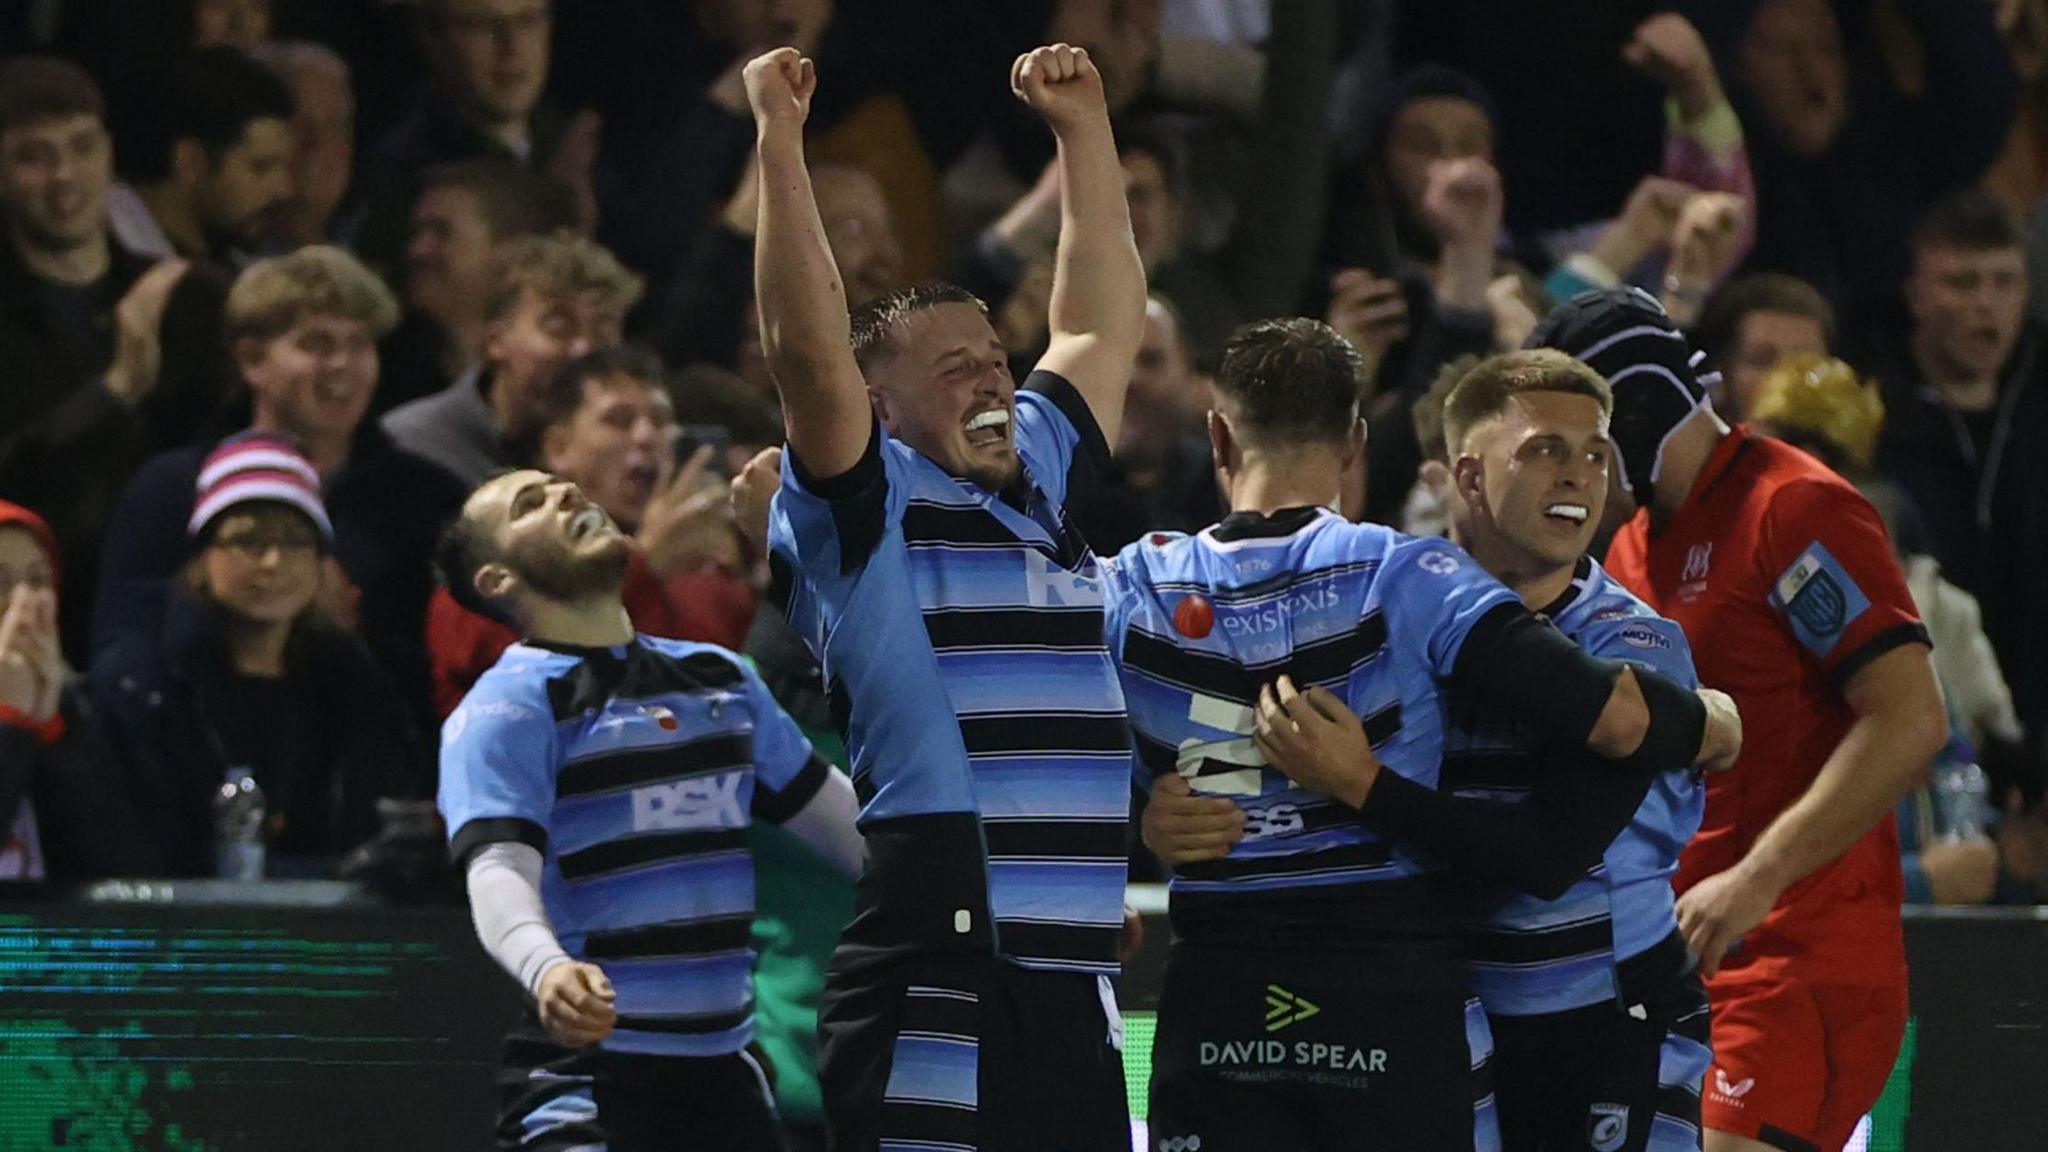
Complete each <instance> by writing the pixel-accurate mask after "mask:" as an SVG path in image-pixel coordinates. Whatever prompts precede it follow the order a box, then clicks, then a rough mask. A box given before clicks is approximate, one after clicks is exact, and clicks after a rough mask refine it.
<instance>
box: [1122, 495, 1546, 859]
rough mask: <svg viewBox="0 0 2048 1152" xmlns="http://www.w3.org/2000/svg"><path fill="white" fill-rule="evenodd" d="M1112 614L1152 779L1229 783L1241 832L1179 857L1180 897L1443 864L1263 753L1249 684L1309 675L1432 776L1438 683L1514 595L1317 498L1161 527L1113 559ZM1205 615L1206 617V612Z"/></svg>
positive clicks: (1402, 759) (1406, 762)
mask: <svg viewBox="0 0 2048 1152" xmlns="http://www.w3.org/2000/svg"><path fill="white" fill-rule="evenodd" d="M1109 568H1110V573H1111V577H1110V578H1111V586H1112V595H1111V598H1110V610H1109V613H1108V618H1107V629H1108V633H1109V637H1110V641H1111V644H1112V645H1113V646H1114V647H1115V650H1116V655H1117V659H1118V666H1119V668H1120V669H1121V670H1122V675H1123V681H1124V695H1125V699H1126V701H1127V703H1128V705H1129V708H1130V718H1131V728H1132V731H1133V735H1134V738H1135V740H1136V744H1137V761H1138V771H1139V775H1140V777H1141V780H1142V782H1143V783H1145V785H1146V786H1147V787H1149V786H1150V782H1151V780H1153V779H1155V778H1157V777H1159V776H1163V775H1165V774H1166V773H1169V772H1177V773H1179V774H1180V775H1182V776H1184V777H1187V778H1188V781H1189V783H1190V784H1191V785H1192V786H1193V787H1194V788H1195V790H1196V791H1197V792H1205V793H1210V794H1214V795H1222V796H1228V797H1230V798H1231V799H1233V800H1234V801H1236V803H1237V805H1238V807H1240V808H1242V809H1243V810H1244V812H1245V815H1246V835H1245V838H1244V839H1243V840H1241V841H1240V842H1238V843H1237V844H1236V845H1235V846H1233V847H1232V848H1231V850H1230V853H1229V855H1228V856H1226V857H1225V858H1224V859H1222V860H1219V861H1215V862H1211V863H1204V864H1195V865H1190V866H1187V867H1185V868H1182V869H1181V870H1180V872H1179V874H1178V875H1176V876H1175V877H1174V879H1173V882H1172V887H1173V892H1174V894H1175V896H1176V898H1178V897H1180V896H1182V895H1183V894H1202V895H1205V896H1206V895H1212V894H1249V893H1258V892H1272V891H1282V890H1288V889H1307V888H1314V887H1324V886H1330V885H1368V884H1375V883H1385V882H1389V881H1399V880H1404V879H1409V878H1413V877H1416V876H1419V875H1422V874H1424V873H1428V872H1434V871H1437V870H1439V866H1438V865H1437V864H1436V863H1435V862H1434V861H1433V860H1431V859H1429V858H1427V857H1424V856H1421V855H1419V854H1416V855H1411V854H1410V853H1409V852H1407V851H1406V850H1404V849H1403V848H1401V847H1400V846H1399V845H1397V844H1395V843H1393V842H1392V841H1390V840H1388V839H1387V838H1385V837H1383V836H1381V835H1379V834H1378V833H1376V832H1374V831H1373V830H1372V829H1370V828H1368V827H1366V826H1365V825H1364V824H1363V823H1361V822H1360V821H1359V819H1358V815H1357V813H1356V812H1354V811H1352V810H1351V809H1350V808H1348V807H1346V806H1344V805H1343V804H1341V803H1338V802H1336V801H1332V800H1330V799H1328V798H1326V797H1323V796H1320V795H1318V794H1316V793H1312V792H1307V791H1304V790H1302V789H1299V788H1297V787H1295V786H1294V785H1293V784H1292V783H1291V782H1290V781H1288V779H1287V778H1286V777H1285V776H1282V775H1281V774H1280V773H1279V772H1277V771H1275V770H1273V769H1271V768H1269V767H1265V758H1264V756H1263V754H1262V753H1260V752H1259V750H1258V747H1257V745H1256V744H1254V743H1253V741H1252V738H1251V734H1252V732H1253V731H1254V720H1253V716H1254V708H1255V706H1256V704H1257V700H1258V691H1259V687H1260V686H1261V685H1262V684H1267V683H1271V682H1272V681H1273V680H1275V679H1276V678H1278V677H1279V676H1280V675H1281V674H1283V673H1284V674H1287V675H1289V676H1291V677H1292V678H1293V680H1294V682H1295V684H1296V685H1297V686H1299V687H1301V688H1303V689H1306V688H1307V687H1308V686H1309V685H1312V684H1314V685H1321V686H1323V687H1325V688H1327V689H1329V690H1330V691H1332V692H1334V693H1336V694H1337V695H1338V696H1339V697H1340V698H1342V699H1343V701H1344V702H1345V704H1347V705H1348V706H1349V707H1350V708H1351V710H1352V711H1353V712H1356V713H1357V714H1358V715H1359V716H1361V717H1363V718H1364V721H1365V729H1366V733H1367V735H1368V737H1370V738H1371V740H1372V744H1373V749H1374V752H1375V753H1376V754H1377V756H1378V757H1379V759H1380V761H1381V763H1382V764H1383V765H1384V766H1385V768H1386V770H1388V771H1391V772H1395V773H1398V774H1400V775H1402V776H1405V777H1407V778H1409V779H1411V780H1414V781H1416V782H1418V783H1420V784H1423V785H1425V786H1428V787H1432V788H1433V787H1435V786H1436V784H1437V769H1438V763H1439V760H1440V759H1441V754H1442V750H1443V720H1442V713H1441V707H1440V688H1439V682H1441V681H1444V680H1447V679H1448V678H1449V677H1450V676H1451V674H1452V671H1453V669H1454V667H1455V666H1456V664H1457V661H1458V656H1459V652H1460V651H1461V649H1462V647H1463V645H1464V642H1465V638H1466V636H1467V634H1468V633H1469V632H1470V631H1471V630H1472V627H1473V625H1474V624H1475V623H1476V622H1478V621H1479V620H1480V619H1481V618H1482V617H1485V616H1486V615H1488V614H1489V613H1491V612H1494V611H1496V610H1499V609H1503V608H1512V609H1514V610H1515V611H1517V612H1519V608H1520V604H1519V601H1517V600H1516V599H1515V596H1514V594H1513V593H1512V592H1510V591H1509V590H1508V589H1507V588H1506V587H1505V586H1503V585H1502V584H1501V583H1500V582H1499V581H1498V580H1495V579H1494V578H1493V577H1492V576H1491V575H1489V574H1488V573H1487V572H1486V570H1485V569H1483V568H1481V567H1480V566H1479V565H1478V564H1477V563H1475V562H1474V561H1473V560H1472V559H1471V558H1470V557H1468V556H1466V555H1465V554H1464V553H1463V552H1462V551H1460V550H1459V549H1458V547H1457V546H1456V545H1454V544H1452V543H1450V542H1449V541H1447V540H1442V539H1436V538H1429V539H1420V538H1416V537H1411V536H1405V535H1402V534H1401V533H1398V532H1395V531H1393V530H1392V529H1389V528H1385V527H1381V526H1379V525H1376V524H1352V523H1348V522H1346V521H1345V520H1344V518H1343V517H1341V516H1338V515H1337V514H1336V513H1335V512H1332V511H1330V510H1329V509H1327V508H1295V509H1288V510H1285V511H1283V512H1280V513H1277V514H1275V515H1273V516H1271V517H1264V516H1257V515H1250V514H1243V513H1240V514H1234V515H1232V516H1230V517H1228V518H1226V519H1225V520H1224V521H1223V522H1222V523H1220V524H1218V525H1216V526H1214V527H1212V528H1209V529H1207V530H1205V531H1203V532H1202V533H1200V534H1198V535H1195V536H1182V535H1178V534H1171V533H1160V534H1156V535H1153V536H1150V537H1148V538H1146V539H1145V540H1141V541H1139V542H1138V543H1136V544H1133V545H1131V546H1130V547H1128V548H1126V549H1124V550H1123V552H1122V553H1120V554H1119V555H1118V557H1117V559H1116V561H1115V562H1114V563H1113V564H1112V565H1110V566H1109ZM1205 617H1207V619H1205Z"/></svg>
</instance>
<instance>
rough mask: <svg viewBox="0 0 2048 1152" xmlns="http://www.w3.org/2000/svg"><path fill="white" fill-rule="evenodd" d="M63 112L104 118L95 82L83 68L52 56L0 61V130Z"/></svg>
mask: <svg viewBox="0 0 2048 1152" xmlns="http://www.w3.org/2000/svg"><path fill="white" fill-rule="evenodd" d="M67 116H91V117H93V118H95V119H97V120H100V121H105V120H106V118H107V103H106V101H105V100H104V99H103V98H102V97H101V96H100V88H99V85H97V84H95V83H93V82H92V77H91V76H90V75H88V74H87V73H86V71H85V69H83V68H80V67H79V66H78V65H76V64H73V63H72V62H71V61H69V60H64V59H60V58H59V57H56V56H20V57H17V58H15V59H13V60H9V61H6V62H5V63H0V132H5V131H7V130H8V129H10V128H25V127H27V126H28V125H30V124H34V123H36V122H37V121H40V120H55V119H58V118H59V117H67Z"/></svg>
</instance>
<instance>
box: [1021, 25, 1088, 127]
mask: <svg viewBox="0 0 2048 1152" xmlns="http://www.w3.org/2000/svg"><path fill="white" fill-rule="evenodd" d="M1010 91H1011V92H1013V93H1015V94H1016V96H1017V99H1019V100H1022V101H1023V102H1024V103H1025V104H1027V105H1029V106H1030V107H1031V110H1032V111H1034V112H1036V113H1038V114H1039V115H1040V116H1042V117H1044V118H1045V122H1046V124H1047V125H1048V126H1049V127H1051V128H1052V130H1053V134H1054V135H1060V134H1063V133H1065V132H1067V131H1068V130H1070V129H1072V128H1075V127H1077V126H1079V125H1082V124H1086V123H1089V122H1092V121H1100V122H1101V123H1102V124H1105V125H1107V124H1108V123H1109V103H1108V101H1107V100H1106V99H1104V97H1103V94H1102V73H1100V72H1098V71H1096V69H1095V62H1094V61H1093V60H1090V59H1089V58H1088V50H1087V49H1086V48H1075V47H1073V46H1072V45H1068V44H1048V45H1046V46H1045V47H1043V48H1033V49H1032V50H1031V51H1029V52H1026V53H1025V54H1023V55H1022V56H1019V57H1017V62H1016V63H1014V64H1012V65H1010Z"/></svg>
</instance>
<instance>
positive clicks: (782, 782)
mask: <svg viewBox="0 0 2048 1152" xmlns="http://www.w3.org/2000/svg"><path fill="white" fill-rule="evenodd" d="M631 546H632V544H631V541H630V539H629V538H628V537H627V536H626V535H625V534H624V533H622V532H620V531H619V530H618V528H617V527H616V526H615V525H614V524H612V522H611V521H610V520H609V519H608V518H607V517H606V516H605V514H604V511H603V510H602V509H600V508H599V507H598V506H597V505H596V504H593V503H591V502H590V501H589V500H588V499H587V498H585V497H584V495H583V493H582V492H581V491H580V490H578V489H577V487H576V486H575V485H574V484H571V483H569V482H567V481H565V480H562V479H560V478H558V477H554V476H550V475H548V474H547V473H544V472H535V471H520V472H512V473H508V474H506V475H504V476H501V477H498V478H496V479H493V480H490V481H488V482H486V483H485V484H484V485H483V486H482V487H480V488H478V489H477V490H476V491H475V492H474V493H472V494H471V495H470V497H469V499H468V500H467V501H466V502H465V504H464V506H463V509H462V514H461V516H460V518H459V519H457V520H456V521H455V523H454V524H452V525H451V526H450V527H449V529H448V530H447V533H446V536H445V538H444V540H443V542H442V546H441V549H440V552H439V555H438V557H437V564H438V567H439V568H440V570H441V574H442V578H443V579H444V581H445V582H446V585H447V587H448V589H449V592H450V593H451V594H452V595H453V596H454V597H455V599H456V600H457V602H459V603H460V604H462V605H463V606H464V607H466V608H469V609H470V610H471V611H474V612H477V613H479V614H482V615H486V616H490V617H492V618H494V619H497V620H500V621H503V622H504V623H506V624H508V625H510V626H511V627H513V628H515V629H517V630H518V631H519V633H520V635H521V636H522V637H524V638H523V639H522V640H521V641H520V642H519V643H517V644H515V645H513V646H512V647H510V648H508V649H506V651H505V653H504V655H502V656H501V657H499V659H498V662H497V663H496V664H495V665H493V666H492V667H491V669H490V670H489V671H487V672H485V673H484V675H483V677H482V678H481V679H479V680H478V681H477V682H476V684H475V686H474V687H472V688H471V689H470V691H469V694H468V695H467V696H466V697H464V699H463V702H462V704H461V705H460V706H459V707H458V708H456V710H455V711H454V712H453V713H452V714H450V715H449V717H448V720H447V722H446V724H445V725H444V726H443V727H442V730H441V785H440V790H441V793H440V807H441V812H442V814H443V815H444V816H445V817H446V819H447V823H448V830H449V833H450V843H449V846H450V851H451V853H452V854H453V855H454V857H455V860H456V863H457V865H458V867H461V868H462V869H463V870H464V872H465V873H466V875H467V878H468V887H469V898H470V908H471V913H472V916H473V918H474V919H475V922H476V929H477V935H478V937H479V938H480V939H481V940H482V941H483V944H484V947H485V949H486V950H487V951H488V952H490V954H491V955H492V956H493V957H494V958H496V959H497V961H498V962H499V963H500V964H501V965H503V966H504V968H505V970H506V971H508V972H510V973H511V974H512V975H513V976H514V977H515V978H516V979H518V981H519V982H520V985H521V986H522V987H524V988H525V989H526V991H527V994H528V995H529V996H531V997H532V998H533V1002H534V1003H533V1011H532V1012H531V1013H530V1014H529V1019H528V1021H527V1022H526V1024H525V1025H524V1026H522V1027H521V1028H519V1029H518V1030H516V1031H515V1032H513V1034H512V1035H511V1036H510V1037H508V1038H507V1040H506V1043H505V1049H504V1062H505V1071H504V1073H503V1074H502V1075H501V1078H500V1082H501V1084H502V1085H503V1086H504V1101H503V1104H504V1110H503V1114H502V1116H501V1120H500V1123H499V1127H498V1146H499V1147H501V1148H506V1149H524V1150H544V1152H545V1150H558V1152H568V1150H570V1149H585V1148H589V1147H591V1146H593V1145H602V1146H605V1147H609V1148H610V1149H612V1150H613V1152H637V1150H643V1149H644V1150H649V1152H653V1150H658V1149H668V1148H673V1147H675V1142H676V1140H677V1139H678V1136H679V1134H684V1133H687V1134H688V1136H689V1140H690V1142H691V1147H700V1146H701V1147H705V1148H717V1149H735V1150H741V1149H744V1150H748V1152H755V1150H772V1149H779V1148H781V1147H782V1137H781V1134H780V1128H779V1126H778V1124H777V1122H776V1120H775V1108H774V1103H773V1101H772V1099H771V1098H770V1096H769V1089H768V1081H767V1078H766V1076H765V1075H764V1070H763V1068H762V1066H761V1063H760V1062H759V1060H758V1059H757V1058H756V1056H755V1055H754V1054H753V1053H752V1052H750V1051H749V1047H748V1046H749V1043H750V1041H751V1040H752V1038H753V977H752V971H753V958H754V954H753V951H752V949H751V947H750V944H749V931H750V929H751V927H752V923H753V912H754V871H753V860H752V859H751V857H750V856H749V854H748V850H747V828H748V825H749V824H750V823H751V822H752V821H753V820H757V819H760V820H769V821H774V822H777V823H782V824H784V825H785V826H786V827H788V828H789V829H790V830H791V831H792V832H794V833H796V834H797V835H798V836H800V837H802V838H803V839H805V840H806V841H808V842H809V843H810V844H811V845H812V846H813V847H816V848H817V849H818V850H819V851H820V852H821V853H822V854H823V855H824V856H825V857H826V858H827V859H828V860H831V861H833V862H835V863H837V864H838V865H839V866H840V867H842V868H844V869H845V870H846V871H847V872H848V873H849V874H852V873H855V872H858V871H859V868H860V838H859V836H858V835H857V834H856V833H855V831H854V827H853V817H854V811H855V807H856V805H855V800H854V794H853V786H852V784H851V782H850V781H848V780H847V778H846V777H845V775H844V774H842V773H840V772H839V771H838V770H837V769H834V768H831V767H829V766H827V765H826V764H825V762H824V761H822V760H820V759H818V758H817V757H816V756H814V755H813V754H812V752H811V746H810V744H809V742H808V741H806V740H805V739H804V737H803V734H802V733H801V732H799V731H798V729H797V726H796V724H795V722H794V721H792V720H791V719H790V718H789V717H788V716H787V715H785V714H784V713H783V711H782V709H781V708H780V707H779V706H778V705H776V703H775V701H774V699H773V698H772V697H770V696H769V694H768V690H767V688H766V687H764V686H763V685H762V683H761V680H760V678H759V677H758V676H756V675H755V673H754V672H753V670H752V669H751V668H750V667H749V666H747V665H746V664H744V663H742V662H741V660H740V659H739V657H737V656H734V655H733V654H732V653H730V652H727V651H726V650H724V649H722V648H717V647H714V646H712V645H709V644H694V643H689V642H686V641H680V640H661V639H656V638H654V637H651V636H637V635H635V634H634V632H633V627H632V624H631V622H630V621H629V620H628V619H627V616H626V608H625V605H624V603H623V602H622V600H621V599H620V586H621V584H622V582H623V581H624V579H625V571H626V559H627V555H628V553H629V550H630V548H631Z"/></svg>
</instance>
